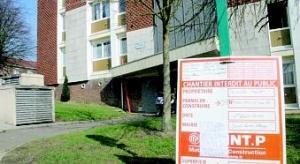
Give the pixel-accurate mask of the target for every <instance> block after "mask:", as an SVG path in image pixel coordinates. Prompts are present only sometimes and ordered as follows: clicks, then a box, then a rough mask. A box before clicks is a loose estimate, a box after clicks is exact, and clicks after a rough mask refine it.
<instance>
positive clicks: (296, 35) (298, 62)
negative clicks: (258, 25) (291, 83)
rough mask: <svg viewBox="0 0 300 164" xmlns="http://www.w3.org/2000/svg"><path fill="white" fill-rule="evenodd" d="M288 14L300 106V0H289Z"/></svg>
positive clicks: (299, 103)
mask: <svg viewBox="0 0 300 164" xmlns="http://www.w3.org/2000/svg"><path fill="white" fill-rule="evenodd" d="M288 15H289V23H290V30H291V38H292V45H293V48H294V58H295V66H296V81H297V95H298V105H299V108H300V77H299V76H297V75H299V73H300V0H289V1H288Z"/></svg>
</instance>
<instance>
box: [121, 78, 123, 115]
mask: <svg viewBox="0 0 300 164" xmlns="http://www.w3.org/2000/svg"><path fill="white" fill-rule="evenodd" d="M123 94H124V93H123V80H121V106H122V110H124V95H123Z"/></svg>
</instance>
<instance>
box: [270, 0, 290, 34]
mask: <svg viewBox="0 0 300 164" xmlns="http://www.w3.org/2000/svg"><path fill="white" fill-rule="evenodd" d="M268 19H269V28H270V29H277V28H284V27H288V17H287V7H286V4H285V2H276V3H271V4H268Z"/></svg>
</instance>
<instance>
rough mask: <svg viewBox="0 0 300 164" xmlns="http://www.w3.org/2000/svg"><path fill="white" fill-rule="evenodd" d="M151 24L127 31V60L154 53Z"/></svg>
mask: <svg viewBox="0 0 300 164" xmlns="http://www.w3.org/2000/svg"><path fill="white" fill-rule="evenodd" d="M153 36H154V28H153V26H151V27H147V28H144V29H139V30H135V31H130V32H128V33H127V51H128V52H127V54H128V62H131V61H134V60H138V59H141V58H144V57H147V56H150V55H153V54H154V38H153Z"/></svg>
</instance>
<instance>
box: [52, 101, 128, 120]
mask: <svg viewBox="0 0 300 164" xmlns="http://www.w3.org/2000/svg"><path fill="white" fill-rule="evenodd" d="M125 115H126V113H125V112H123V111H122V110H121V109H119V108H113V107H110V106H107V105H96V104H77V103H61V102H56V107H55V117H56V120H57V121H87V120H104V119H111V118H117V117H122V116H125Z"/></svg>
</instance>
